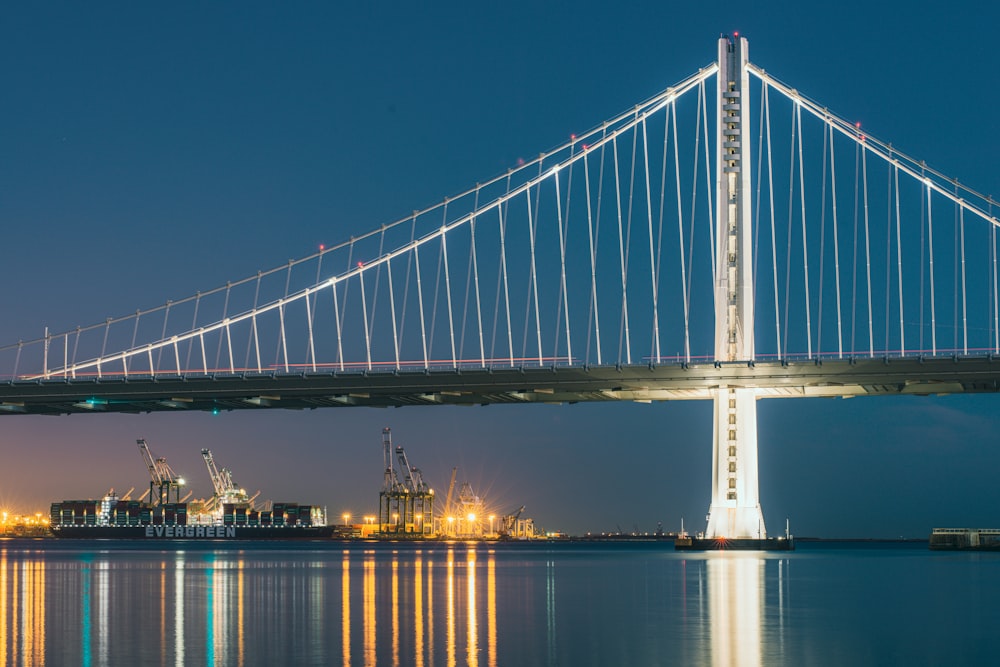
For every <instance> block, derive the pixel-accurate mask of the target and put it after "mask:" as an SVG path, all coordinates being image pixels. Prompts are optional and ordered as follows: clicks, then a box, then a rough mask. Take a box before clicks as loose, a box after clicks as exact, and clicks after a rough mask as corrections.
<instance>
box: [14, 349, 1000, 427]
mask: <svg viewBox="0 0 1000 667" xmlns="http://www.w3.org/2000/svg"><path fill="white" fill-rule="evenodd" d="M718 387H733V388H743V387H745V388H752V389H756V390H757V395H758V397H759V398H805V397H838V396H839V397H844V398H847V397H852V396H870V395H887V394H890V395H891V394H900V395H918V396H920V395H923V396H926V395H939V394H959V393H990V392H997V391H1000V357H995V356H982V357H956V358H933V359H918V358H905V359H904V358H890V359H885V360H870V359H865V360H837V361H823V362H821V363H820V362H816V361H799V362H784V363H782V362H756V363H754V364H748V363H720V364H715V363H712V362H709V363H703V364H687V365H685V364H670V365H661V366H625V367H620V368H616V367H590V368H584V367H554V368H551V367H550V368H538V367H534V368H531V367H526V368H515V369H511V368H503V369H494V370H481V369H477V370H466V369H463V370H459V371H456V370H432V371H423V370H420V371H399V372H368V373H361V372H343V373H316V374H311V373H304V374H289V375H286V374H263V375H261V374H240V375H228V374H227V375H218V376H216V377H214V378H213V377H209V378H206V377H203V376H202V377H187V378H186V377H178V376H165V375H158V376H157V377H156V378H150V377H140V376H130V377H129V378H128V379H123V378H120V377H119V378H103V379H94V378H87V379H65V380H63V379H58V380H57V379H52V380H30V381H29V380H16V381H11V382H7V383H4V384H2V385H0V414H47V415H59V414H76V413H93V412H105V413H106V412H123V413H142V412H164V411H166V412H183V411H192V410H201V411H220V410H241V409H261V408H285V409H293V410H302V409H313V408H320V407H347V406H370V407H389V406H392V407H401V406H404V405H489V404H494V403H577V402H583V401H643V402H648V401H671V400H705V399H710V398H712V394H711V390H712V389H715V388H718Z"/></svg>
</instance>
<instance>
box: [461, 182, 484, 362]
mask: <svg viewBox="0 0 1000 667" xmlns="http://www.w3.org/2000/svg"><path fill="white" fill-rule="evenodd" d="M478 212H479V183H476V194H475V197H474V198H473V202H472V213H471V214H470V216H469V264H468V266H467V267H466V270H465V296H464V297H462V320H461V321H462V329H461V331H460V332H459V336H458V356H459V358H462V359H464V358H465V326H466V324H468V321H469V291H470V290H471V289H472V265H473V263H474V259H475V254H476V253H475V246H476V214H477V213H478Z"/></svg>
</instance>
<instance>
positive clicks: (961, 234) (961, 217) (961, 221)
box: [958, 207, 969, 355]
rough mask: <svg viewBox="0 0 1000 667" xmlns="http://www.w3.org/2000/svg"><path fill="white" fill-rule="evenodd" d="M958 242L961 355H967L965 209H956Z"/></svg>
mask: <svg viewBox="0 0 1000 667" xmlns="http://www.w3.org/2000/svg"><path fill="white" fill-rule="evenodd" d="M958 240H959V244H960V245H961V255H962V354H966V355H967V354H969V320H968V311H967V309H966V291H965V209H964V208H962V207H959V209H958Z"/></svg>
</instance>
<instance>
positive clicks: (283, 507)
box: [49, 440, 336, 540]
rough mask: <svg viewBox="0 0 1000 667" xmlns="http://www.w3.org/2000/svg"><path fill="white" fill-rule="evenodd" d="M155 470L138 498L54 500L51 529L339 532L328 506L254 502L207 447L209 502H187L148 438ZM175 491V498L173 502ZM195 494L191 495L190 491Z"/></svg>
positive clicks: (107, 534)
mask: <svg viewBox="0 0 1000 667" xmlns="http://www.w3.org/2000/svg"><path fill="white" fill-rule="evenodd" d="M136 442H137V444H138V445H139V450H140V452H141V453H142V455H143V459H144V461H145V462H146V465H147V468H148V469H149V472H150V479H151V480H152V481H151V482H150V488H149V491H148V492H147V493H148V497H149V499H148V500H143V498H146V496H147V493H144V494H143V495H142V497H141V498H140V499H139V500H130V499H129V498H128V496H129V495H130V493H126V494H125V496H124V497H119V496H118V495H117V494H116V493H115V492H114V490H113V489H112V490H111V491H109V492H108V493H107V494H105V495H104V497H103V498H101V499H100V500H63V501H60V502H55V503H52V505H51V508H50V512H49V527H50V528H51V530H52V534H53V535H54V536H55V537H61V538H75V539H132V540H316V539H328V538H331V537H333V536H334V535H335V532H336V527H335V526H330V525H327V521H326V509H325V508H323V507H317V506H314V505H300V504H298V503H288V502H283V503H277V502H276V503H269V504H267V505H265V506H264V507H263V508H262V509H257V508H256V507H255V506H254V502H253V501H254V500H255V497H253V498H251V497H250V496H248V495H247V493H246V491H245V490H244V489H241V488H239V487H238V486H237V485H236V484H235V483H234V482H233V478H232V474H231V473H230V471H229V470H228V469H226V468H222V469H221V470H220V469H219V468H217V467H216V465H215V461H214V459H213V457H212V453H211V451H209V450H207V449H203V450H202V456H203V457H204V459H205V463H206V464H207V466H208V472H209V476H210V477H211V478H212V485H213V487H214V489H215V494H214V495H213V496H212V498H211V500H209V501H207V502H201V501H199V502H192V503H187V502H182V500H181V498H180V490H181V488H182V487H183V486H184V480H183V478H180V477H178V476H177V475H175V474H174V472H173V471H172V470H171V469H170V467H169V466H167V464H166V459H164V458H154V457H153V456H152V454H151V453H150V451H149V447H148V445H147V444H146V441H145V440H137V441H136ZM171 493H173V494H174V495H175V501H174V502H170V496H171ZM188 495H189V496H190V494H188Z"/></svg>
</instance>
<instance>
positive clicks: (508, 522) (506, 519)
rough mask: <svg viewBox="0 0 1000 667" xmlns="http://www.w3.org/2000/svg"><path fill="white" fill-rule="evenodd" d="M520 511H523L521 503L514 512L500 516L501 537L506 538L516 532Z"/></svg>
mask: <svg viewBox="0 0 1000 667" xmlns="http://www.w3.org/2000/svg"><path fill="white" fill-rule="evenodd" d="M522 512H524V505H521V507H520V508H518V510H517V511H516V512H513V513H511V514H507V515H504V516H502V517H500V537H501V538H508V537H510V536H511V535H513V534H515V533H517V520H518V519H520V518H521V513H522Z"/></svg>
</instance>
